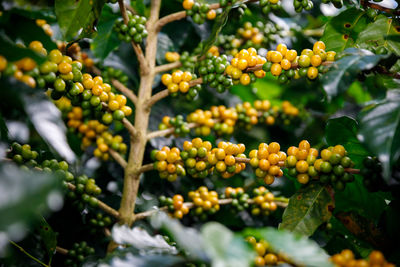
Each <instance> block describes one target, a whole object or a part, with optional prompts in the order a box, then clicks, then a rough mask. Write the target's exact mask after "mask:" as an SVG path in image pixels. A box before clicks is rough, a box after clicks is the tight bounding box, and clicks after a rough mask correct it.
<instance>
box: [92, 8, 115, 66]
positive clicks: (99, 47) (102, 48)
mask: <svg viewBox="0 0 400 267" xmlns="http://www.w3.org/2000/svg"><path fill="white" fill-rule="evenodd" d="M117 18H118V15H117V14H114V13H113V12H112V9H111V7H110V6H108V5H105V6H104V8H103V11H102V12H101V17H100V20H99V23H98V25H97V30H98V32H97V35H96V37H95V38H94V39H93V41H92V43H91V44H90V48H91V50H92V51H93V54H94V55H95V56H96V57H97V58H99V59H101V60H103V59H105V58H106V57H107V56H108V54H109V53H110V52H111V51H113V50H114V49H115V48H117V47H118V45H119V44H120V41H119V40H118V37H117V34H116V32H115V31H113V27H114V23H115V21H116V20H117Z"/></svg>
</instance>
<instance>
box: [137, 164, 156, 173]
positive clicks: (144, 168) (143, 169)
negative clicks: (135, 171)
mask: <svg viewBox="0 0 400 267" xmlns="http://www.w3.org/2000/svg"><path fill="white" fill-rule="evenodd" d="M151 170H154V167H153V164H152V163H149V164H146V165H143V166H142V167H140V169H139V173H143V172H148V171H151Z"/></svg>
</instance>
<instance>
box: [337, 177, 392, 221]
mask: <svg viewBox="0 0 400 267" xmlns="http://www.w3.org/2000/svg"><path fill="white" fill-rule="evenodd" d="M385 207H386V202H385V198H384V197H383V196H382V195H380V194H379V193H370V192H368V190H367V189H366V188H365V186H364V185H363V182H362V177H361V176H358V175H357V176H356V178H355V181H354V182H352V183H347V184H346V188H345V190H344V191H337V192H335V212H339V211H356V212H357V213H359V214H360V215H362V216H365V217H367V218H370V219H371V220H374V221H375V222H377V220H378V219H379V217H380V215H381V214H382V212H383V211H384V209H385Z"/></svg>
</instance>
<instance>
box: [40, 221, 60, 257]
mask: <svg viewBox="0 0 400 267" xmlns="http://www.w3.org/2000/svg"><path fill="white" fill-rule="evenodd" d="M39 235H40V237H41V239H42V241H43V244H44V247H45V248H46V252H47V255H48V257H49V259H50V262H51V259H52V258H53V255H54V253H55V250H56V246H57V233H56V232H54V231H53V229H52V228H51V226H50V225H49V224H48V223H47V221H46V220H45V219H44V218H42V221H41V222H40V225H39Z"/></svg>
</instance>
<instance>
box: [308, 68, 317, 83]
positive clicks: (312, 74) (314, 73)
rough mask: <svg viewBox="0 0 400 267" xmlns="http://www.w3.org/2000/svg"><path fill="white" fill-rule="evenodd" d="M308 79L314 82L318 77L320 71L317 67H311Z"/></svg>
mask: <svg viewBox="0 0 400 267" xmlns="http://www.w3.org/2000/svg"><path fill="white" fill-rule="evenodd" d="M307 77H308V78H309V79H310V80H314V79H315V78H317V77H318V69H317V68H316V67H309V68H308V70H307Z"/></svg>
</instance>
